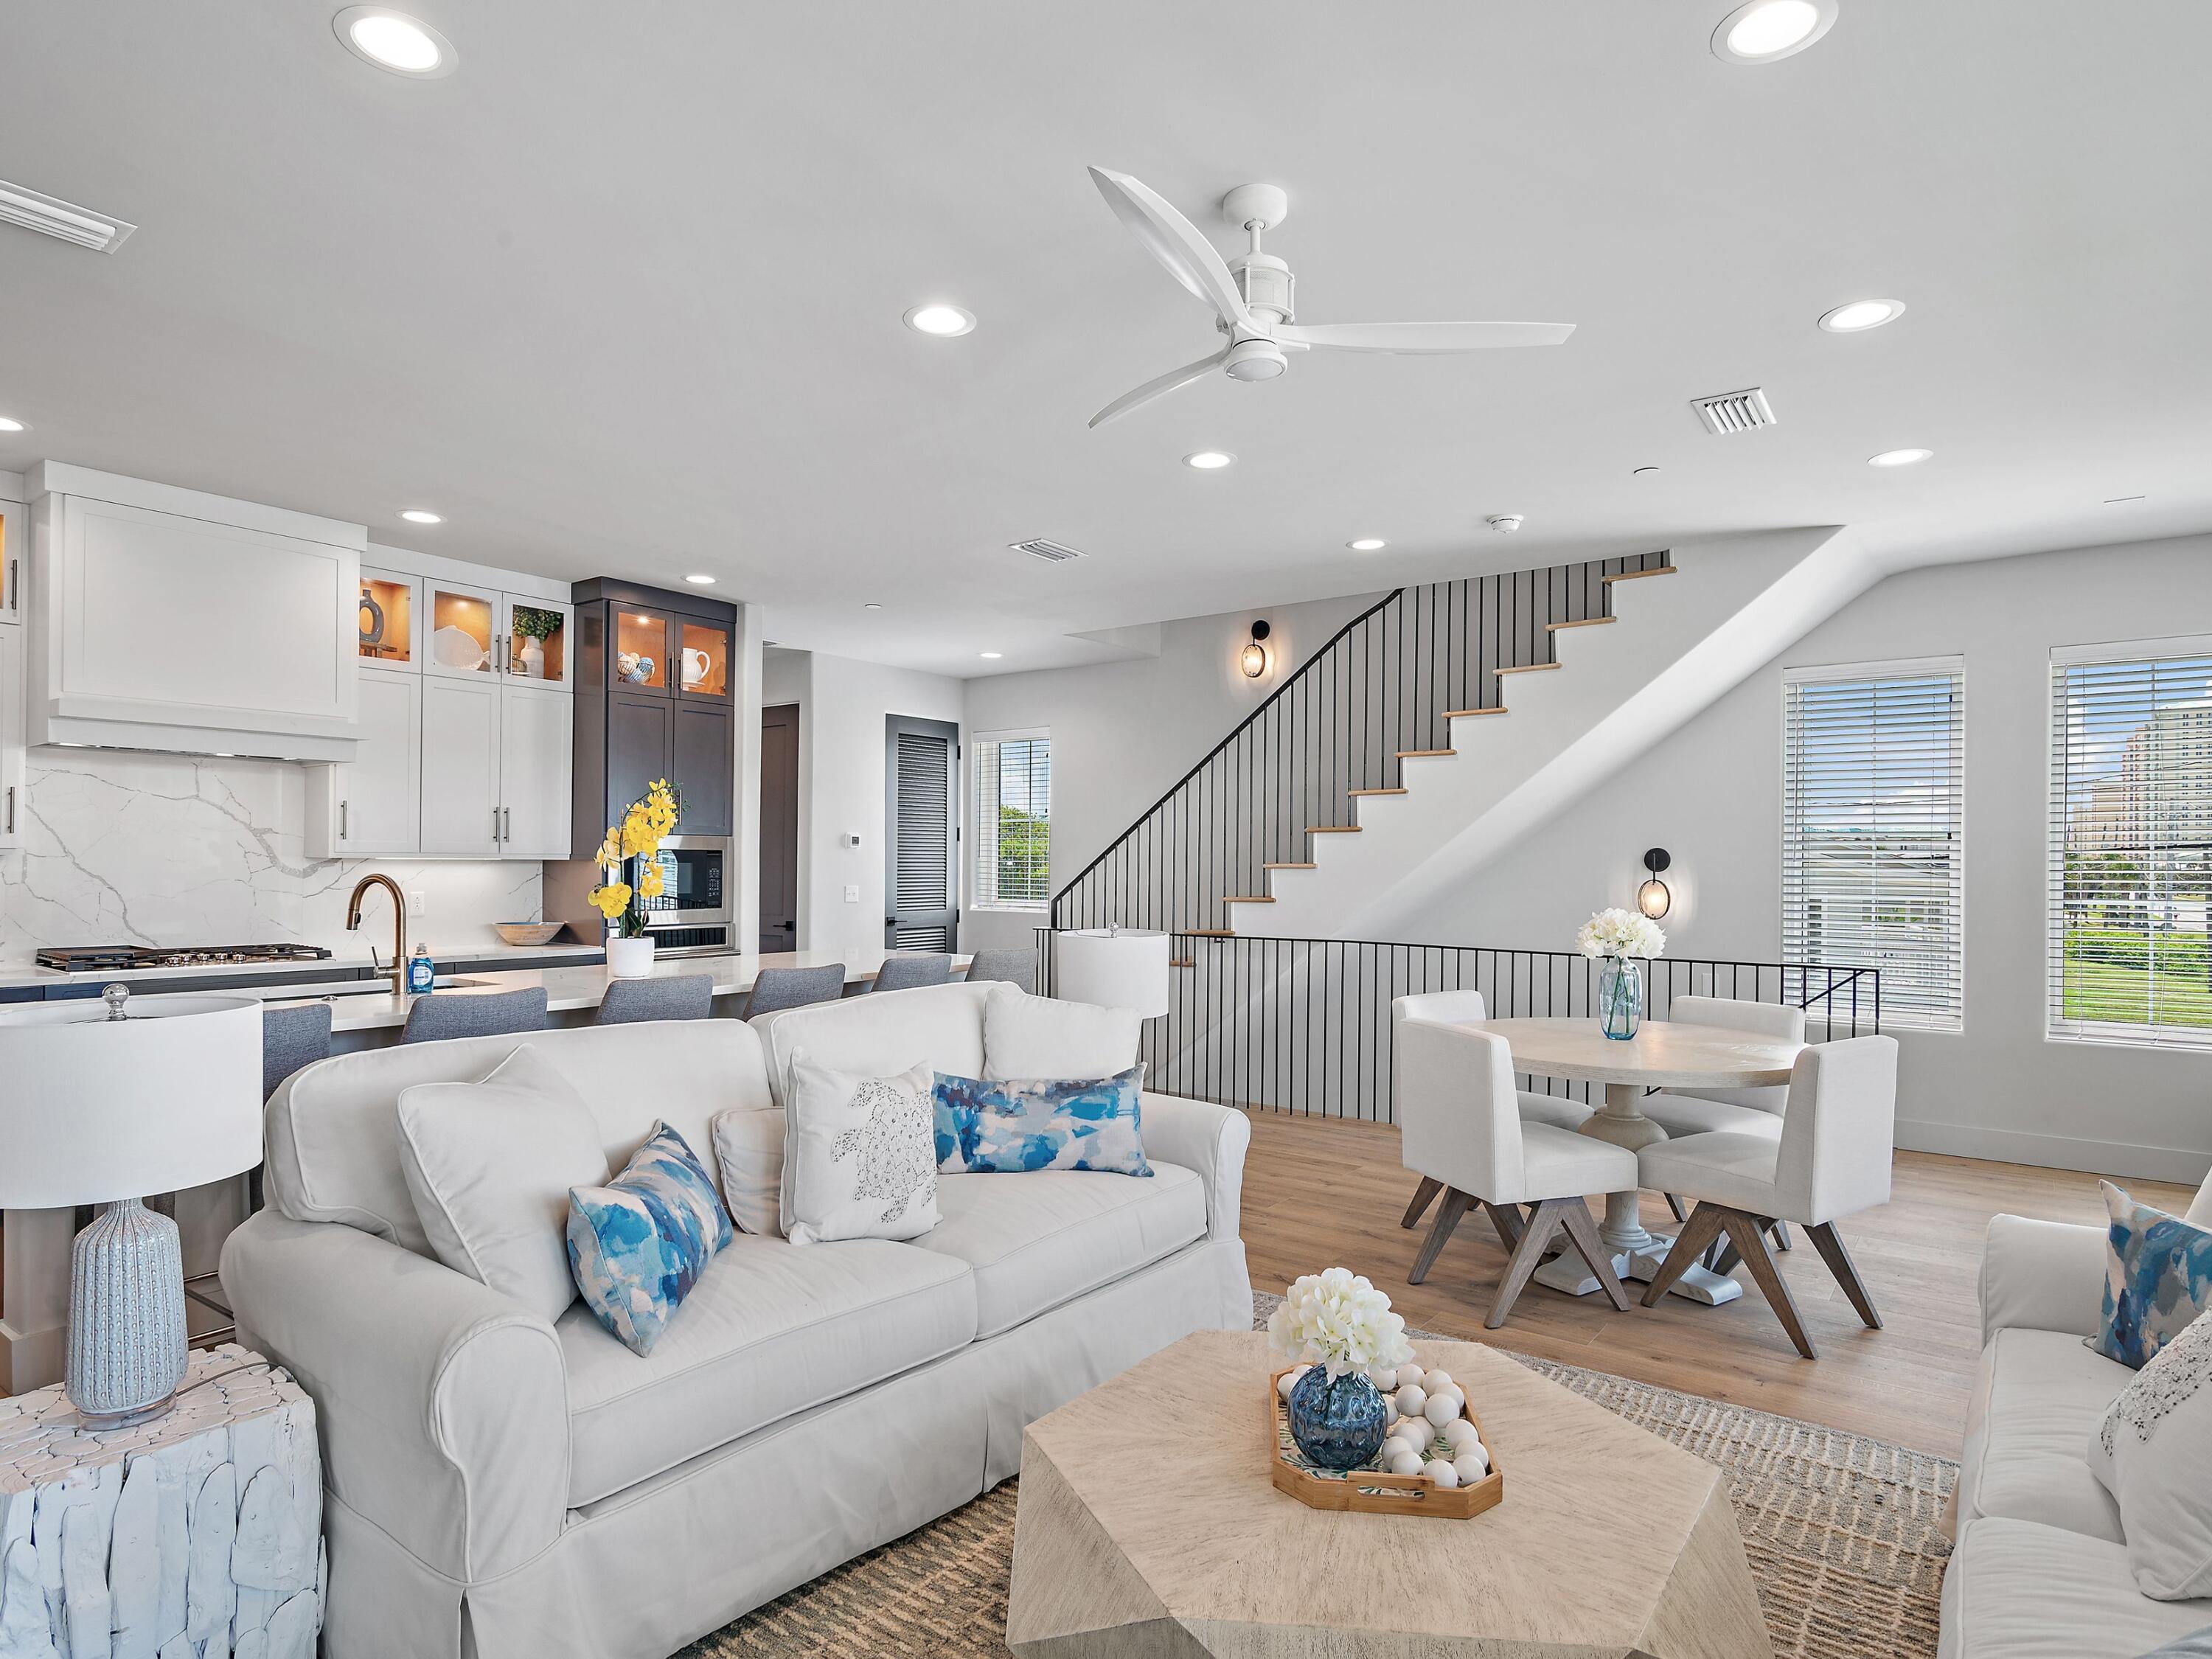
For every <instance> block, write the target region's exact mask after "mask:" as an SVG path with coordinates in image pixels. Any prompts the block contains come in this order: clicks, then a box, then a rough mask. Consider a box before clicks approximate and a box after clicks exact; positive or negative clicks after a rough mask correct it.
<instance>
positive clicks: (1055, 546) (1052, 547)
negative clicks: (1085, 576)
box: [1007, 538, 1083, 564]
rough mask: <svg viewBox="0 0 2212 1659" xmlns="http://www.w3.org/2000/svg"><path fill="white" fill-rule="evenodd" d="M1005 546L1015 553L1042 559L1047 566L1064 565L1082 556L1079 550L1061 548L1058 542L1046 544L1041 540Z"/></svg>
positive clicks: (1046, 542) (1011, 543)
mask: <svg viewBox="0 0 2212 1659" xmlns="http://www.w3.org/2000/svg"><path fill="white" fill-rule="evenodd" d="M1007 545H1008V546H1010V547H1012V549H1013V550H1014V551H1015V552H1017V553H1026V554H1028V555H1029V556H1030V557H1031V558H1033V559H1042V560H1043V561H1044V562H1046V563H1047V564H1066V562H1068V561H1069V560H1070V559H1079V558H1081V557H1082V556H1083V554H1082V552H1081V550H1079V549H1077V548H1073V547H1062V546H1061V545H1060V544H1059V543H1058V542H1048V541H1045V540H1042V538H1040V539H1038V540H1036V541H1030V542H1010V543H1008V544H1007Z"/></svg>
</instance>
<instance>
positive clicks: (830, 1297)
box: [554, 1183, 1133, 1509]
mask: <svg viewBox="0 0 2212 1659" xmlns="http://www.w3.org/2000/svg"><path fill="white" fill-rule="evenodd" d="M1125 1184H1133V1183H1125ZM554 1331H555V1334H556V1335H557V1336H558V1337H559V1338H560V1342H561V1348H562V1356H563V1358H564V1360H565V1362H566V1364H567V1367H568V1430H569V1474H568V1504H569V1507H570V1508H572V1509H573V1508H575V1507H578V1506H580V1505H581V1504H589V1503H592V1502H594V1501H596V1500H597V1499H599V1498H605V1497H606V1496H607V1495H609V1494H610V1493H611V1492H620V1491H622V1490H623V1488H624V1487H626V1486H635V1484H636V1483H637V1482H639V1481H641V1480H646V1479H647V1478H648V1477H649V1476H652V1475H654V1474H659V1473H660V1472H661V1471H662V1470H664V1469H668V1468H674V1467H675V1466H676V1465H677V1464H678V1463H681V1462H684V1461H685V1460H686V1459H687V1458H691V1457H696V1456H697V1455H699V1454H700V1453H702V1452H707V1451H712V1450H713V1449H714V1448H715V1447H717V1446H722V1445H726V1444H728V1443H730V1442H731V1441H732V1440H736V1439H738V1438H739V1437H742V1436H744V1435H748V1434H750V1433H752V1432H753V1431H755V1430H756V1429H761V1428H765V1427H766V1426H767V1425H769V1424H771V1423H775V1422H780V1421H781V1420H782V1419H784V1418H787V1417H789V1416H790V1415H792V1414H793V1413H795V1412H802V1411H805V1410H808V1409H810V1408H811V1407H815V1406H818V1405H820V1404H822V1403H823V1402H824V1401H830V1400H835V1399H837V1398H839V1397H840V1396H842V1395H848V1394H851V1393H854V1391H855V1390H857V1389H865V1388H867V1387H869V1386H871V1385H872V1384H873V1383H879V1382H881V1381H882V1380H883V1379H884V1378H885V1377H888V1376H897V1375H898V1374H899V1373H900V1372H902V1371H907V1370H912V1369H914V1367H915V1366H917V1365H921V1364H927V1363H928V1362H929V1361H931V1360H933V1359H936V1358H940V1357H941V1356H943V1355H945V1354H948V1353H951V1352H953V1351H954V1350H955V1349H957V1348H960V1347H963V1346H966V1345H967V1344H968V1343H969V1342H970V1341H972V1340H974V1338H975V1279H974V1278H973V1276H972V1275H971V1274H970V1273H969V1272H968V1269H967V1267H965V1266H964V1265H963V1263H961V1262H959V1261H956V1260H953V1259H951V1258H950V1257H948V1256H945V1255H937V1254H933V1253H932V1252H930V1251H927V1250H918V1249H915V1248H914V1246H912V1245H911V1244H894V1243H888V1242H885V1241H883V1240H879V1239H858V1240H854V1241H851V1242H849V1243H841V1244H817V1245H813V1246H811V1247H807V1246H801V1245H797V1244H791V1243H786V1242H785V1241H783V1240H782V1239H780V1238H763V1237H757V1236H756V1235H753V1234H750V1233H740V1234H738V1236H737V1237H735V1238H734V1239H732V1241H731V1243H730V1246H729V1248H728V1249H725V1250H723V1251H721V1252H720V1254H719V1255H716V1256H715V1257H714V1261H711V1262H709V1263H708V1267H707V1271H706V1272H705V1273H703V1274H702V1275H701V1277H700V1279H699V1282H698V1283H697V1285H694V1286H693V1287H692V1291H691V1295H690V1297H689V1299H687V1300H686V1301H685V1303H684V1316H683V1317H682V1318H680V1319H678V1320H677V1321H676V1322H674V1323H673V1324H671V1326H670V1327H669V1328H668V1330H667V1332H666V1334H665V1335H663V1336H662V1338H661V1340H660V1341H659V1345H658V1346H655V1347H654V1349H653V1352H652V1353H651V1355H649V1356H647V1357H646V1358H640V1357H639V1356H637V1355H636V1354H634V1353H632V1352H630V1351H629V1349H628V1348H625V1347H624V1346H623V1345H622V1344H621V1343H620V1342H618V1341H617V1340H615V1339H614V1338H613V1337H611V1336H610V1335H608V1334H607V1333H606V1332H605V1330H604V1329H602V1328H600V1325H599V1322H598V1321H597V1320H596V1319H594V1318H593V1317H592V1314H591V1311H590V1310H589V1309H586V1308H583V1307H574V1308H571V1309H569V1310H568V1312H567V1313H565V1314H563V1315H562V1316H561V1318H560V1319H559V1321H558V1322H556V1324H555V1326H554ZM768 1497H769V1495H768V1494H763V1498H764V1500H765V1499H766V1498H768Z"/></svg>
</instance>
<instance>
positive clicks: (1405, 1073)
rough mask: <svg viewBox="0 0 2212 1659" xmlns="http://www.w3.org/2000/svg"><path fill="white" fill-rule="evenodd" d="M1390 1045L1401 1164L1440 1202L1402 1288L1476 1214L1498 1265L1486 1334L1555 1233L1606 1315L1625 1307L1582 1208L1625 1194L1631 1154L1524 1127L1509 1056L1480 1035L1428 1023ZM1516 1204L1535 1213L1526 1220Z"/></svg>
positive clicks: (1530, 1124)
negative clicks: (1490, 1235)
mask: <svg viewBox="0 0 2212 1659" xmlns="http://www.w3.org/2000/svg"><path fill="white" fill-rule="evenodd" d="M1398 1035H1399V1048H1398V1054H1397V1060H1398V1066H1399V1077H1400V1080H1401V1082H1402V1083H1403V1084H1404V1085H1406V1086H1405V1090H1404V1092H1402V1093H1401V1095H1400V1096H1399V1097H1398V1122H1399V1127H1400V1134H1401V1142H1400V1144H1401V1156H1402V1158H1403V1161H1404V1163H1405V1165H1406V1167H1407V1169H1409V1170H1413V1172H1414V1173H1415V1174H1416V1175H1419V1176H1422V1177H1423V1178H1424V1179H1425V1180H1428V1181H1433V1182H1436V1183H1437V1189H1438V1191H1439V1192H1440V1193H1441V1194H1442V1195H1443V1201H1442V1202H1441V1203H1440V1204H1439V1206H1437V1218H1436V1221H1435V1223H1434V1225H1431V1227H1430V1229H1429V1236H1428V1237H1426V1238H1425V1239H1423V1240H1422V1241H1421V1249H1420V1253H1419V1255H1417V1256H1415V1257H1414V1260H1413V1272H1412V1273H1411V1274H1409V1275H1408V1276H1407V1283H1408V1284H1412V1285H1418V1284H1419V1283H1420V1282H1421V1281H1422V1280H1423V1279H1426V1278H1427V1277H1428V1274H1429V1269H1430V1268H1431V1267H1432V1266H1434V1265H1435V1262H1436V1259H1437V1255H1438V1253H1439V1252H1441V1251H1442V1250H1443V1247H1444V1243H1445V1241H1446V1240H1448V1239H1449V1238H1450V1237H1451V1236H1452V1229H1454V1228H1455V1227H1456V1226H1458V1225H1459V1222H1460V1218H1461V1217H1462V1216H1463V1215H1465V1214H1466V1213H1467V1212H1468V1210H1470V1209H1472V1208H1473V1207H1474V1206H1476V1205H1477V1204H1480V1206H1482V1209H1483V1212H1484V1213H1485V1214H1486V1215H1487V1216H1488V1217H1489V1218H1490V1224H1491V1225H1492V1226H1493V1227H1495V1228H1496V1229H1497V1230H1498V1239H1499V1241H1500V1242H1501V1243H1504V1246H1505V1249H1506V1251H1507V1256H1508V1259H1507V1261H1506V1264H1505V1273H1504V1276H1503V1277H1502V1278H1501V1279H1499V1280H1498V1291H1497V1294H1496V1296H1495V1297H1492V1301H1491V1304H1490V1314H1489V1316H1488V1317H1487V1318H1486V1320H1485V1321H1484V1324H1485V1325H1486V1326H1487V1327H1488V1328H1490V1329H1492V1330H1496V1329H1497V1328H1498V1327H1499V1326H1500V1325H1503V1324H1504V1322H1505V1316H1506V1315H1507V1313H1509V1312H1510V1310H1512V1307H1513V1303H1514V1299H1515V1298H1516V1297H1518V1296H1519V1295H1520V1294H1521V1289H1522V1286H1523V1285H1526V1284H1527V1283H1528V1275H1529V1274H1531V1273H1534V1272H1535V1271H1536V1267H1537V1264H1538V1263H1539V1262H1541V1261H1542V1260H1543V1259H1544V1254H1545V1250H1546V1248H1547V1246H1548V1245H1549V1244H1551V1243H1553V1239H1554V1236H1555V1235H1556V1234H1558V1233H1559V1231H1561V1230H1563V1229H1564V1230H1565V1234H1566V1242H1567V1243H1569V1244H1570V1245H1571V1246H1572V1247H1573V1249H1575V1250H1576V1251H1577V1252H1578V1253H1579V1254H1580V1255H1581V1256H1582V1258H1583V1261H1584V1262H1586V1263H1587V1264H1588V1265H1589V1270H1590V1272H1591V1273H1593V1274H1595V1276H1596V1278H1597V1281H1598V1283H1599V1285H1601V1286H1602V1287H1603V1288H1604V1291H1605V1293H1606V1295H1607V1296H1608V1297H1611V1298H1612V1300H1613V1306H1614V1307H1616V1308H1622V1309H1625V1308H1626V1307H1627V1306H1628V1293H1627V1291H1625V1290H1623V1289H1622V1288H1621V1284H1620V1279H1618V1278H1616V1277H1615V1276H1614V1274H1613V1257H1612V1255H1610V1253H1608V1252H1607V1249H1606V1248H1605V1246H1604V1244H1603V1243H1601V1241H1600V1239H1599V1238H1598V1234H1597V1224H1596V1223H1595V1221H1593V1220H1592V1219H1591V1218H1590V1212H1589V1206H1588V1205H1586V1204H1585V1203H1583V1198H1584V1197H1585V1196H1586V1195H1587V1194H1590V1193H1613V1192H1622V1191H1626V1189H1627V1188H1632V1187H1633V1186H1635V1184H1636V1154H1635V1153H1633V1152H1630V1151H1628V1150H1627V1148H1626V1147H1623V1146H1613V1144H1612V1143H1611V1142H1609V1141H1603V1140H1597V1139H1593V1138H1591V1137H1590V1136H1589V1135H1584V1134H1577V1133H1576V1132H1575V1131H1574V1130H1572V1129H1563V1128H1560V1127H1559V1126H1558V1125H1557V1124H1553V1123H1546V1122H1543V1121H1538V1120H1531V1119H1528V1118H1525V1117H1523V1116H1522V1112H1521V1109H1520V1100H1519V1098H1518V1091H1516V1089H1515V1088H1514V1086H1513V1050H1512V1048H1511V1047H1510V1045H1509V1044H1508V1043H1507V1042H1506V1041H1505V1039H1504V1037H1502V1036H1496V1035H1495V1034H1493V1033H1492V1032H1489V1031H1486V1030H1483V1029H1482V1028H1481V1027H1480V1026H1479V1025H1466V1024H1443V1023H1441V1022H1438V1021H1433V1020H1408V1021H1407V1022H1406V1024H1404V1025H1403V1026H1402V1027H1401V1029H1400V1031H1399V1034H1398ZM1523 1205H1528V1206H1534V1207H1533V1208H1531V1209H1530V1210H1529V1212H1528V1214H1527V1216H1526V1217H1525V1218H1524V1217H1523V1216H1522V1209H1521V1206H1523Z"/></svg>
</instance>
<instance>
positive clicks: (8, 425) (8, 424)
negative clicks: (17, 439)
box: [0, 415, 28, 432]
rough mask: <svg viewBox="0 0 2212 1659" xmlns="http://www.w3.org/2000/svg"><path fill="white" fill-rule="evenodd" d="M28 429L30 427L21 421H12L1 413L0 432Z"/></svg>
mask: <svg viewBox="0 0 2212 1659" xmlns="http://www.w3.org/2000/svg"><path fill="white" fill-rule="evenodd" d="M27 430H28V428H26V427H25V426H24V424H23V423H22V422H21V421H11V420H9V419H8V417H7V416H4V415H0V432H22V431H27Z"/></svg>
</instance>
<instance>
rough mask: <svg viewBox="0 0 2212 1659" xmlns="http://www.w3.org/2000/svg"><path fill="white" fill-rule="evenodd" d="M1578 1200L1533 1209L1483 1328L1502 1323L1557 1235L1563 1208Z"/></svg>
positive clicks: (1551, 1201)
mask: <svg viewBox="0 0 2212 1659" xmlns="http://www.w3.org/2000/svg"><path fill="white" fill-rule="evenodd" d="M1581 1202H1582V1200H1580V1199H1579V1198H1577V1199H1562V1198H1547V1199H1546V1200H1544V1201H1543V1202H1542V1203H1541V1204H1539V1205H1538V1206H1536V1209H1535V1212H1534V1214H1532V1215H1531V1216H1530V1217H1529V1218H1528V1225H1527V1226H1525V1227H1524V1228H1522V1231H1521V1243H1519V1244H1517V1245H1516V1246H1515V1247H1514V1250H1513V1255H1512V1258H1511V1260H1510V1261H1507V1262H1506V1264H1505V1274H1504V1278H1502V1279H1499V1280H1498V1294H1497V1295H1496V1296H1495V1297H1492V1298H1491V1303H1490V1315H1489V1317H1487V1318H1486V1319H1485V1320H1484V1321H1483V1325H1484V1327H1485V1328H1486V1329H1489V1330H1493V1331H1494V1330H1496V1329H1497V1328H1498V1327H1499V1326H1500V1325H1503V1324H1504V1322H1505V1316H1506V1315H1507V1314H1509V1313H1510V1312H1511V1311H1512V1310H1513V1304H1514V1301H1515V1299H1516V1297H1519V1296H1520V1294H1521V1290H1522V1286H1523V1285H1526V1284H1528V1275H1529V1274H1531V1273H1534V1272H1535V1271H1536V1268H1537V1265H1538V1264H1539V1263H1540V1262H1541V1261H1543V1259H1544V1246H1545V1245H1546V1244H1547V1243H1549V1242H1550V1240H1551V1237H1552V1235H1553V1233H1555V1232H1557V1231H1559V1223H1560V1222H1561V1221H1562V1220H1563V1219H1565V1214H1566V1206H1567V1205H1568V1204H1570V1203H1572V1204H1580V1203H1581Z"/></svg>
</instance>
